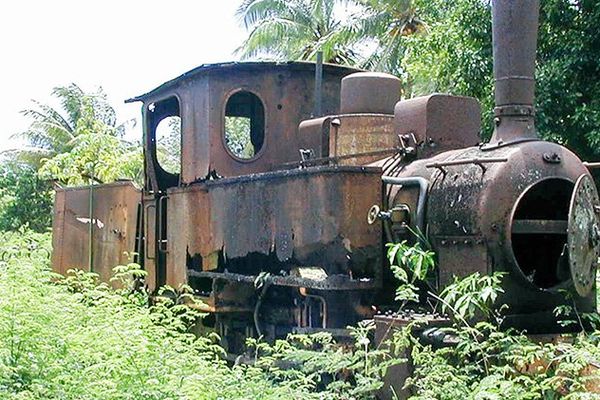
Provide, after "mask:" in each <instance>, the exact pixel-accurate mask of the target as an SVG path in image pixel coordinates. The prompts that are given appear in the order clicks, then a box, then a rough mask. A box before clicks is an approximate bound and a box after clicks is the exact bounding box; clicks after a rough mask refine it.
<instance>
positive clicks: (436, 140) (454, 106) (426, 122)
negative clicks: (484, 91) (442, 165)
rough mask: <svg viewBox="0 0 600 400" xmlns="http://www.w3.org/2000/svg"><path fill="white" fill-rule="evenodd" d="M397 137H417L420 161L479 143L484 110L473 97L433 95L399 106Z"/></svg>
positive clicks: (396, 110)
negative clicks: (482, 110)
mask: <svg viewBox="0 0 600 400" xmlns="http://www.w3.org/2000/svg"><path fill="white" fill-rule="evenodd" d="M394 113H395V114H394V115H395V121H394V123H395V127H396V134H397V135H401V136H404V135H408V136H412V135H414V136H415V138H416V141H417V143H412V144H411V145H412V146H415V147H416V148H417V154H418V157H419V158H426V157H431V156H434V155H435V154H438V153H441V152H444V151H448V150H454V149H458V148H463V147H470V146H475V145H477V144H478V143H479V142H480V138H479V131H480V129H481V109H480V106H479V103H478V102H477V100H475V99H473V98H471V97H461V96H450V95H443V94H432V95H429V96H423V97H417V98H414V99H410V100H404V101H401V102H399V103H398V104H396V107H395V111H394Z"/></svg>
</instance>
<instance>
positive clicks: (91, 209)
mask: <svg viewBox="0 0 600 400" xmlns="http://www.w3.org/2000/svg"><path fill="white" fill-rule="evenodd" d="M89 184H90V190H89V204H88V207H89V214H90V229H89V235H88V236H89V237H88V269H89V272H94V182H93V181H92V179H89Z"/></svg>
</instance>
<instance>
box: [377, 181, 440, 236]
mask: <svg viewBox="0 0 600 400" xmlns="http://www.w3.org/2000/svg"><path fill="white" fill-rule="evenodd" d="M381 179H382V180H383V183H385V184H387V185H401V186H405V187H418V188H419V199H418V201H417V213H416V220H417V221H416V225H417V229H418V231H419V233H420V234H424V233H425V205H426V203H427V191H428V190H429V181H428V180H427V179H425V178H423V177H420V176H415V177H410V178H398V177H394V176H382V177H381Z"/></svg>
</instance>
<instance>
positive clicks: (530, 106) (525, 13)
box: [491, 0, 540, 143]
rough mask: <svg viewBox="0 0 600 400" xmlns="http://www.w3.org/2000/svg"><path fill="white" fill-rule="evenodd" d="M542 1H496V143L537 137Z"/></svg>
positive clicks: (494, 30) (494, 7)
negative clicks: (536, 105)
mask: <svg viewBox="0 0 600 400" xmlns="http://www.w3.org/2000/svg"><path fill="white" fill-rule="evenodd" d="M539 8H540V4H539V0H494V1H493V3H492V42H493V51H494V80H495V89H494V93H495V102H496V108H495V109H494V113H495V115H496V119H495V129H494V134H493V135H492V139H491V142H492V143H500V142H504V143H506V142H512V141H516V140H522V139H528V138H529V139H532V138H536V137H537V133H536V130H535V124H534V118H533V115H534V113H535V110H534V93H535V79H534V73H535V53H536V46H537V34H538V19H539Z"/></svg>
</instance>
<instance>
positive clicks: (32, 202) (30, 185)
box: [0, 160, 52, 232]
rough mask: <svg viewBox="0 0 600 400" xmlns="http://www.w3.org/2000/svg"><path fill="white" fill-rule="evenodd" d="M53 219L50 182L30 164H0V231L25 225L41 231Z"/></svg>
mask: <svg viewBox="0 0 600 400" xmlns="http://www.w3.org/2000/svg"><path fill="white" fill-rule="evenodd" d="M51 222H52V185H51V183H50V182H48V181H46V180H44V179H42V178H40V177H39V175H38V172H37V170H36V169H35V168H34V167H32V166H31V165H29V164H27V163H23V162H18V161H14V160H12V161H9V160H7V161H5V162H4V163H2V164H0V231H7V230H11V231H12V230H17V229H19V228H21V227H22V226H28V227H29V228H30V229H32V230H34V231H36V232H44V231H45V230H46V229H47V228H48V227H49V226H50V224H51Z"/></svg>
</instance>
